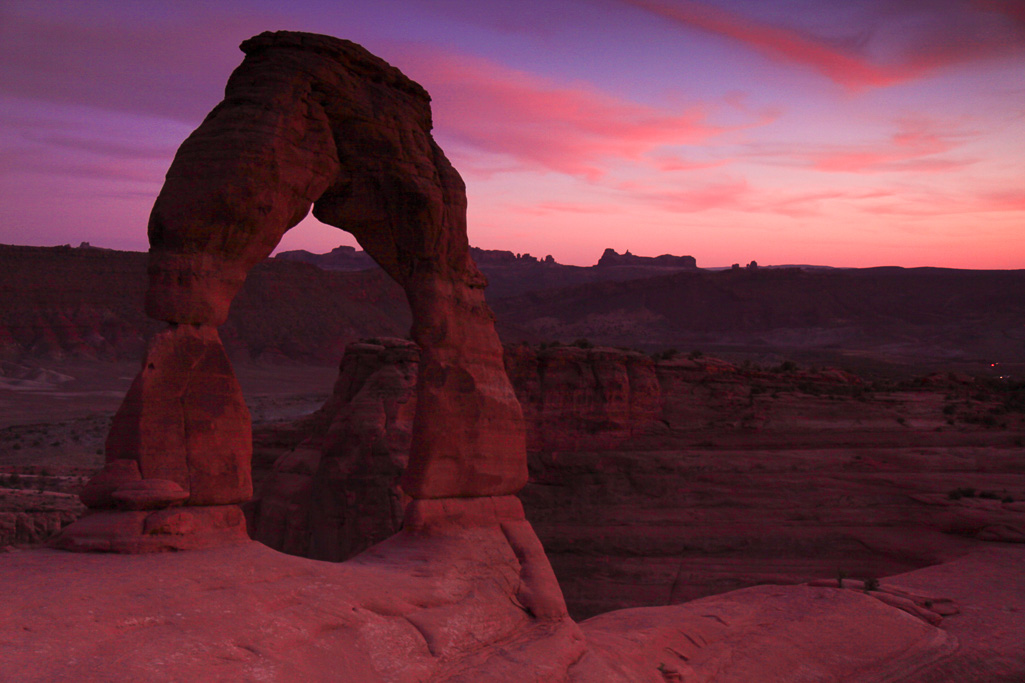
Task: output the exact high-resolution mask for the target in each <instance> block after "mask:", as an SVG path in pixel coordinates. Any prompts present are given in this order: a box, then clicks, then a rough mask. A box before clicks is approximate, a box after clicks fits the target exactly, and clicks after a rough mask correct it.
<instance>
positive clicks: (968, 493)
mask: <svg viewBox="0 0 1025 683" xmlns="http://www.w3.org/2000/svg"><path fill="white" fill-rule="evenodd" d="M975 493H976V491H975V489H974V488H972V487H971V486H960V487H958V488H956V489H951V490H950V491H947V498H949V499H950V500H961V499H962V498H974V497H975Z"/></svg>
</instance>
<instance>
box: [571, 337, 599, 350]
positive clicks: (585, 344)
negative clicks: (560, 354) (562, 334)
mask: <svg viewBox="0 0 1025 683" xmlns="http://www.w3.org/2000/svg"><path fill="white" fill-rule="evenodd" d="M570 346H575V347H577V348H578V349H592V348H594V344H592V343H591V342H590V341H588V340H587V339H584V338H583V337H581V338H580V339H577V340H576V341H575V342H573V343H572V344H570Z"/></svg>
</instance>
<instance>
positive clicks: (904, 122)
mask: <svg viewBox="0 0 1025 683" xmlns="http://www.w3.org/2000/svg"><path fill="white" fill-rule="evenodd" d="M897 125H898V129H897V131H896V132H895V133H893V135H892V136H891V137H890V139H889V140H887V141H885V142H882V143H875V144H867V145H848V146H842V147H841V146H835V147H830V148H826V149H821V150H818V151H816V152H813V153H811V154H810V155H809V158H808V162H809V163H810V164H811V166H812V168H814V169H815V170H819V171H830V172H846V173H878V172H882V171H890V172H914V173H929V172H940V171H952V170H957V169H961V168H965V167H967V166H971V165H972V164H974V163H976V159H973V158H963V157H962V158H949V157H945V156H943V155H945V154H946V153H948V152H950V151H952V150H954V149H956V148H957V147H959V146H960V145H962V144H963V143H964V142H965V140H967V139H969V138H971V137H974V135H975V134H974V133H972V132H970V131H958V130H957V128H956V127H951V126H947V127H945V126H941V125H939V124H938V123H937V122H935V121H933V120H931V119H928V118H922V117H915V118H904V119H901V120H899V121H898V122H897Z"/></svg>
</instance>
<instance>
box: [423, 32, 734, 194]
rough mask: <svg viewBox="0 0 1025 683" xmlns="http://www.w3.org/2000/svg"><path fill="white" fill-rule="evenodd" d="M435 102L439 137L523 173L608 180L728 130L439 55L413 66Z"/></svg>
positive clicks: (698, 118) (693, 115) (703, 116)
mask: <svg viewBox="0 0 1025 683" xmlns="http://www.w3.org/2000/svg"><path fill="white" fill-rule="evenodd" d="M408 61H409V62H410V63H416V64H417V71H418V80H420V81H421V82H422V83H424V85H425V86H426V87H427V89H428V90H429V91H430V93H431V94H432V98H433V104H432V106H433V108H434V112H435V120H436V121H438V122H439V127H438V133H439V135H440V136H444V137H445V138H448V139H451V140H454V141H456V142H457V143H459V144H462V145H465V146H468V147H471V148H473V149H475V150H478V151H483V152H486V153H490V154H494V155H501V156H503V157H506V158H511V159H515V160H516V161H517V162H518V163H519V164H521V165H522V166H523V167H529V168H535V169H537V168H540V169H545V170H550V171H558V172H561V173H566V174H570V175H575V176H581V177H584V178H587V179H589V180H596V179H599V178H601V177H602V176H603V175H605V173H606V172H607V170H608V168H609V164H610V161H613V160H619V161H622V160H628V161H643V160H644V157H645V156H646V155H648V154H650V153H652V152H655V151H656V150H658V149H659V148H660V147H664V146H679V145H696V144H700V143H703V142H705V141H707V140H708V139H710V138H713V137H715V136H716V135H719V134H720V133H722V132H724V131H725V130H728V129H727V128H726V127H723V126H719V125H716V124H713V123H711V122H709V120H708V113H707V111H706V108H705V107H704V106H700V105H695V106H692V107H690V108H688V109H686V110H684V111H682V112H681V111H670V110H666V109H660V108H657V107H653V106H649V105H645V104H638V103H635V102H629V101H626V100H622V99H619V98H616V97H614V96H612V95H608V94H605V93H602V92H600V91H598V90H596V89H595V88H593V87H591V86H589V85H585V84H577V85H573V86H563V85H559V84H556V83H553V82H551V81H548V80H546V79H543V78H540V77H538V76H534V75H531V74H527V73H524V72H521V71H515V70H512V69H508V68H506V67H503V66H499V65H497V64H494V63H492V62H489V61H486V60H484V59H480V58H476V57H467V56H456V55H451V54H446V53H439V52H435V51H429V52H426V54H420V55H417V56H416V57H415V58H412V57H411V58H410V59H409V60H408Z"/></svg>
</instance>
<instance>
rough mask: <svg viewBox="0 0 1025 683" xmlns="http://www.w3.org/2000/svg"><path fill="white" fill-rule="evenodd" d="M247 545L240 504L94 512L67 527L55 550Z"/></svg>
mask: <svg viewBox="0 0 1025 683" xmlns="http://www.w3.org/2000/svg"><path fill="white" fill-rule="evenodd" d="M248 541H249V536H248V535H247V534H246V520H245V515H243V514H242V509H241V508H240V507H239V506H237V505H206V506H193V507H172V508H164V509H162V510H99V511H96V512H93V513H92V514H90V515H87V516H85V517H83V518H82V519H80V520H78V521H77V522H75V523H74V524H72V525H71V526H69V527H67V528H66V529H65V530H64V532H63V533H62V534H61V535H60V536H59V537H58V538H57V540H56V541H55V542H54V547H57V548H60V549H62V550H71V551H74V552H111V553H157V552H166V551H169V550H199V549H203V548H212V547H214V546H219V545H233V544H237V543H246V542H248Z"/></svg>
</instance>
